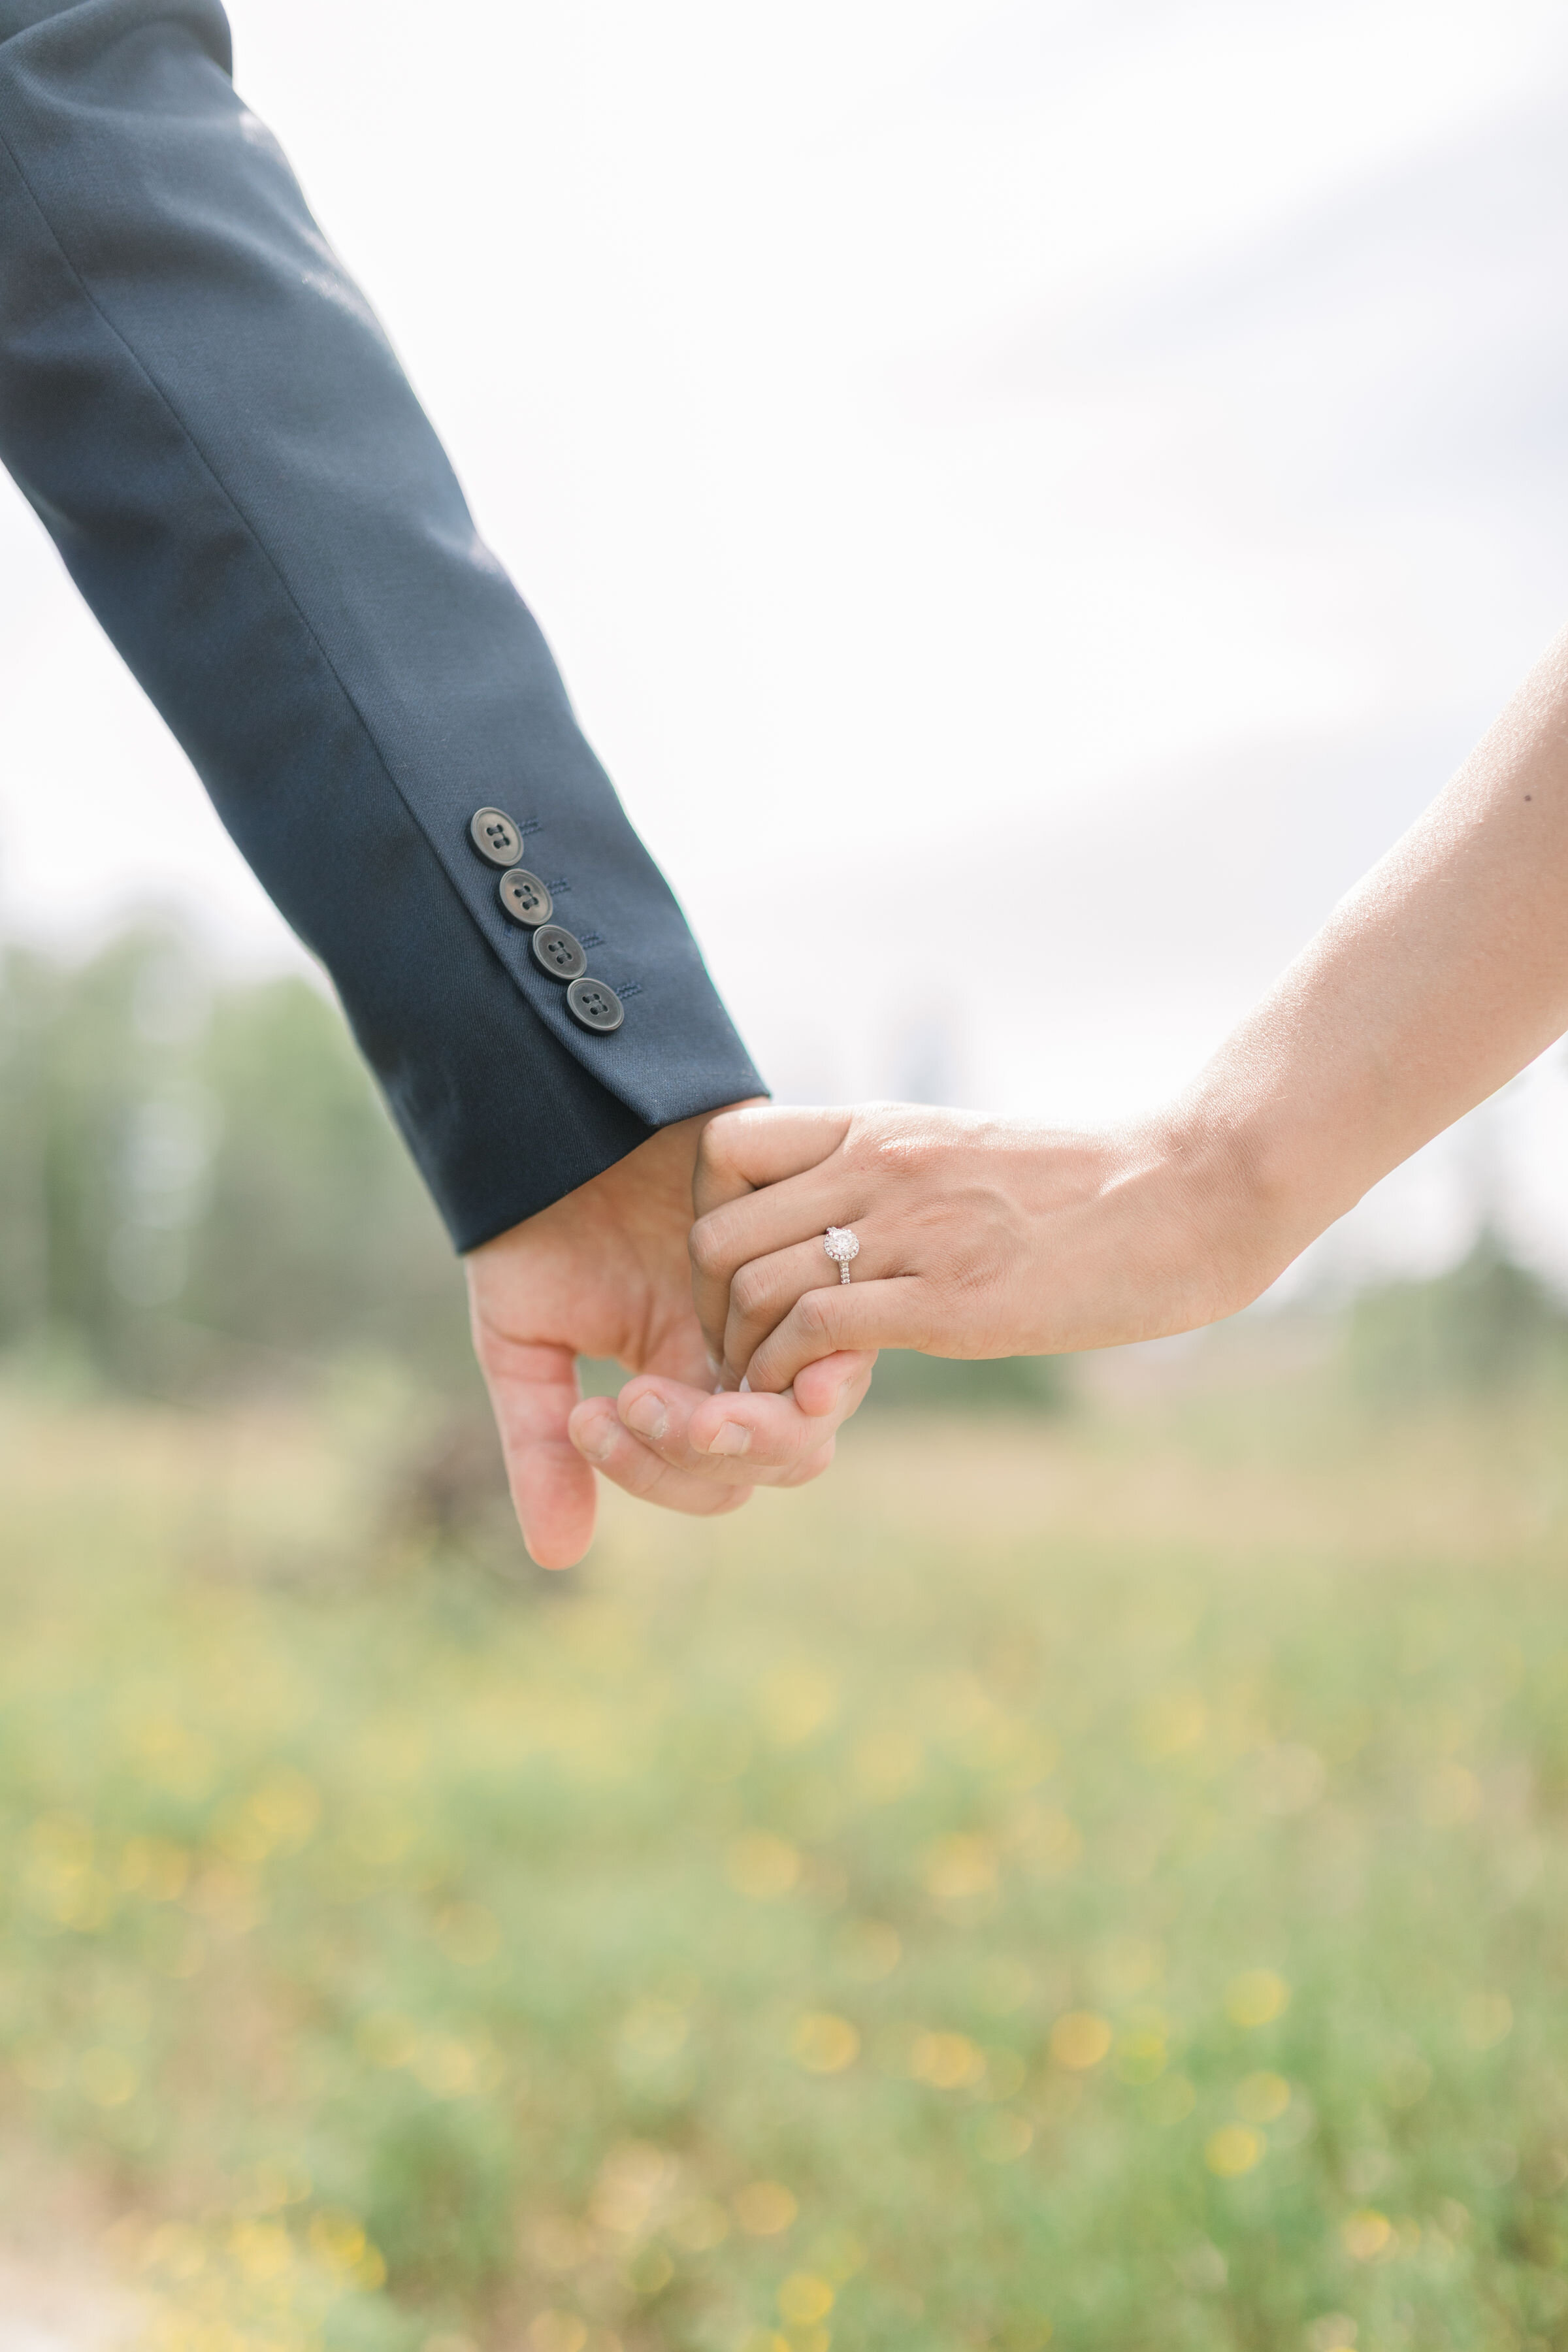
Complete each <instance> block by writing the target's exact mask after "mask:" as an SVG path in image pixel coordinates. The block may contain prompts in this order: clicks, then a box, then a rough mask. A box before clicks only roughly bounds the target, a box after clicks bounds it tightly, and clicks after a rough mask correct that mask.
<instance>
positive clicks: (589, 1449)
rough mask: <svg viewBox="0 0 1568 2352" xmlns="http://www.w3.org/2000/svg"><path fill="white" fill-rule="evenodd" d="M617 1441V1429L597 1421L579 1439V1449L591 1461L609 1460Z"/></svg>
mask: <svg viewBox="0 0 1568 2352" xmlns="http://www.w3.org/2000/svg"><path fill="white" fill-rule="evenodd" d="M615 1443H616V1433H615V1431H614V1430H613V1429H611V1428H609V1427H608V1426H607V1424H606V1423H604V1422H602V1421H595V1422H594V1423H592V1424H591V1426H590V1427H589V1428H588V1429H586V1430H585V1431H584V1433H583V1435H582V1436H581V1437H580V1438H579V1439H578V1440H577V1451H578V1453H579V1454H583V1455H584V1456H585V1458H586V1459H587V1460H588V1461H590V1462H607V1461H608V1460H609V1458H610V1454H611V1452H612V1451H613V1449H614V1446H615Z"/></svg>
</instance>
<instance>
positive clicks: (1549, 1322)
mask: <svg viewBox="0 0 1568 2352" xmlns="http://www.w3.org/2000/svg"><path fill="white" fill-rule="evenodd" d="M1348 1359H1349V1366H1350V1370H1351V1375H1352V1380H1353V1381H1354V1383H1355V1385H1356V1386H1357V1388H1358V1389H1359V1390H1360V1391H1362V1392H1363V1394H1371V1395H1373V1396H1375V1397H1378V1398H1381V1399H1383V1400H1384V1401H1386V1402H1391V1403H1395V1404H1398V1403H1408V1402H1413V1401H1415V1400H1418V1399H1421V1398H1424V1397H1434V1396H1444V1395H1469V1396H1484V1395H1488V1394H1495V1393H1497V1392H1499V1391H1510V1390H1516V1389H1518V1388H1520V1387H1521V1386H1524V1385H1526V1384H1529V1383H1531V1382H1532V1381H1539V1380H1541V1379H1542V1378H1545V1377H1551V1376H1559V1377H1560V1376H1561V1375H1562V1374H1563V1372H1564V1371H1568V1316H1565V1315H1564V1311H1563V1306H1562V1303H1561V1302H1560V1301H1559V1300H1558V1299H1557V1298H1555V1297H1553V1296H1552V1293H1551V1292H1550V1291H1549V1290H1548V1289H1547V1287H1546V1286H1545V1284H1544V1283H1542V1281H1541V1280H1540V1279H1539V1277H1538V1276H1535V1275H1533V1274H1531V1273H1529V1272H1528V1271H1527V1270H1526V1269H1525V1268H1524V1267H1523V1266H1521V1265H1515V1264H1514V1263H1513V1262H1512V1260H1511V1259H1510V1257H1509V1255H1507V1252H1506V1251H1505V1249H1504V1248H1503V1245H1502V1244H1501V1243H1500V1240H1499V1239H1498V1237H1497V1235H1496V1234H1492V1233H1489V1232H1484V1233H1482V1234H1481V1235H1480V1237H1479V1240H1478V1241H1477V1243H1476V1244H1475V1247H1474V1248H1473V1249H1472V1250H1471V1251H1470V1253H1469V1255H1468V1257H1467V1258H1466V1259H1465V1260H1464V1263H1463V1264H1462V1265H1458V1266H1456V1267H1455V1268H1454V1269H1453V1271H1452V1272H1451V1273H1449V1274H1445V1275H1440V1276H1437V1277H1436V1280H1434V1281H1430V1282H1418V1283H1417V1282H1408V1283H1394V1284H1390V1285H1388V1286H1386V1287H1384V1288H1382V1289H1378V1290H1373V1291H1371V1292H1368V1293H1367V1294H1365V1295H1364V1296H1363V1297H1361V1298H1359V1299H1357V1300H1356V1302H1355V1304H1354V1306H1353V1307H1352V1310H1351V1316H1350V1324H1349V1331H1348Z"/></svg>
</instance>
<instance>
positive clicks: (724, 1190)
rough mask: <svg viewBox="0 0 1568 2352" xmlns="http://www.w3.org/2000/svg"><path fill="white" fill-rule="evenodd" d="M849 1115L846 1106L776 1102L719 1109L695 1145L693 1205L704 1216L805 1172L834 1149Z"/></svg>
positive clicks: (847, 1128)
mask: <svg viewBox="0 0 1568 2352" xmlns="http://www.w3.org/2000/svg"><path fill="white" fill-rule="evenodd" d="M853 1116H854V1114H853V1113H852V1112H850V1111H847V1110H796V1109H793V1108H786V1107H784V1106H782V1105H779V1104H774V1103H759V1104H756V1105H755V1106H753V1107H752V1108H748V1109H745V1110H726V1111H721V1112H720V1114H719V1116H718V1118H710V1120H709V1122H708V1124H707V1126H706V1127H705V1128H704V1129H703V1130H702V1134H701V1138H700V1141H699V1143H698V1147H697V1167H696V1171H695V1173H694V1174H693V1176H692V1179H691V1204H692V1207H693V1208H694V1209H695V1211H696V1213H697V1214H698V1215H699V1216H700V1217H705V1216H706V1215H707V1214H708V1213H709V1211H710V1210H711V1209H720V1208H722V1207H723V1205H724V1203H725V1202H727V1201H738V1200H739V1199H740V1198H741V1197H742V1194H743V1193H746V1192H756V1191H757V1190H758V1189H759V1188H760V1187H761V1186H762V1185H763V1184H777V1183H780V1182H781V1181H783V1180H784V1178H785V1177H786V1176H803V1175H804V1174H805V1171H806V1170H807V1169H808V1168H816V1166H817V1165H818V1164H819V1163H820V1162H821V1161H822V1160H827V1159H830V1158H831V1157H832V1155H833V1153H834V1152H836V1151H837V1149H838V1147H839V1145H840V1144H841V1143H842V1142H843V1140H844V1139H845V1137H846V1136H847V1134H848V1132H849V1122H850V1119H851V1118H852V1117H853Z"/></svg>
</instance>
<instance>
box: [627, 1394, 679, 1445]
mask: <svg viewBox="0 0 1568 2352" xmlns="http://www.w3.org/2000/svg"><path fill="white" fill-rule="evenodd" d="M621 1419H622V1420H623V1421H624V1422H625V1423H626V1427H627V1428H628V1429H635V1430H636V1431H637V1435H638V1436H639V1437H651V1438H652V1439H653V1441H654V1444H656V1445H657V1444H658V1441H659V1439H660V1438H661V1437H662V1436H663V1435H664V1433H665V1431H666V1430H667V1429H668V1427H669V1415H668V1413H667V1412H666V1411H665V1409H664V1404H663V1401H662V1400H661V1399H660V1398H658V1397H657V1396H654V1395H652V1394H651V1393H650V1394H648V1395H646V1396H640V1397H638V1398H637V1401H636V1402H635V1403H632V1404H629V1405H627V1407H626V1411H625V1412H623V1413H622V1415H621Z"/></svg>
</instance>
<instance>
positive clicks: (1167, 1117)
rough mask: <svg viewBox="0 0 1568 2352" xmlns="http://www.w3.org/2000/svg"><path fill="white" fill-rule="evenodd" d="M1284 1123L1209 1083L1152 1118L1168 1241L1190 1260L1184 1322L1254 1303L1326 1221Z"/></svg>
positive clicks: (1182, 1260) (1181, 1304)
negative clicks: (1313, 1209)
mask: <svg viewBox="0 0 1568 2352" xmlns="http://www.w3.org/2000/svg"><path fill="white" fill-rule="evenodd" d="M1280 1125H1281V1123H1280V1122H1279V1120H1278V1119H1277V1118H1274V1117H1273V1116H1272V1113H1271V1108H1269V1107H1266V1106H1259V1105H1258V1103H1256V1102H1246V1101H1242V1102H1238V1101H1237V1100H1235V1099H1234V1098H1227V1097H1226V1096H1225V1095H1224V1094H1222V1093H1220V1092H1219V1091H1217V1090H1210V1089H1208V1088H1205V1089H1204V1090H1203V1091H1202V1092H1194V1095H1192V1096H1190V1097H1185V1098H1184V1099H1182V1100H1180V1101H1178V1102H1177V1103H1175V1104H1173V1105H1172V1106H1171V1108H1169V1109H1168V1110H1167V1111H1165V1112H1164V1113H1163V1114H1162V1115H1161V1116H1160V1117H1159V1118H1156V1119H1155V1120H1154V1121H1153V1122H1152V1149H1153V1151H1154V1153H1155V1154H1156V1155H1157V1160H1158V1165H1159V1169H1160V1171H1161V1178H1162V1185H1161V1190H1162V1193H1163V1199H1164V1214H1165V1217H1166V1219H1167V1221H1168V1223H1169V1226H1170V1228H1171V1229H1172V1241H1171V1244H1169V1245H1170V1246H1172V1247H1173V1252H1174V1255H1175V1256H1176V1260H1177V1263H1178V1264H1180V1265H1183V1266H1184V1268H1185V1269H1186V1282H1187V1295H1186V1296H1184V1297H1182V1298H1181V1299H1180V1300H1179V1301H1178V1302H1176V1305H1177V1311H1178V1312H1179V1313H1180V1315H1181V1317H1182V1323H1181V1325H1180V1326H1177V1327H1176V1328H1189V1329H1190V1328H1196V1327H1197V1326H1198V1325H1199V1324H1201V1323H1206V1322H1212V1321H1215V1320H1216V1319H1217V1318H1220V1317H1223V1316H1226V1315H1235V1314H1237V1313H1239V1311H1240V1310H1241V1308H1242V1307H1247V1306H1250V1305H1251V1303H1252V1301H1253V1300H1254V1299H1255V1298H1257V1297H1259V1296H1260V1295H1261V1294H1262V1293H1263V1292H1264V1291H1265V1290H1267V1289H1268V1286H1269V1285H1270V1283H1272V1282H1274V1281H1275V1280H1277V1279H1278V1277H1279V1276H1280V1275H1281V1274H1282V1273H1283V1272H1284V1270H1285V1268H1286V1267H1287V1266H1288V1265H1289V1264H1290V1263H1291V1261H1292V1259H1293V1258H1295V1257H1297V1256H1299V1255H1300V1252H1301V1251H1302V1250H1303V1249H1304V1248H1305V1247H1306V1245H1307V1244H1308V1243H1309V1242H1310V1240H1312V1239H1313V1238H1314V1235H1315V1233H1316V1232H1317V1231H1318V1230H1321V1228H1319V1227H1316V1226H1314V1225H1313V1223H1312V1221H1311V1217H1310V1210H1309V1206H1308V1202H1307V1201H1306V1199H1305V1197H1304V1192H1303V1187H1302V1184H1301V1181H1300V1178H1301V1172H1302V1171H1301V1165H1300V1156H1299V1155H1293V1154H1292V1153H1291V1152H1290V1150H1289V1149H1288V1148H1287V1147H1286V1145H1285V1141H1284V1138H1283V1136H1282V1134H1281V1132H1280Z"/></svg>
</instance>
